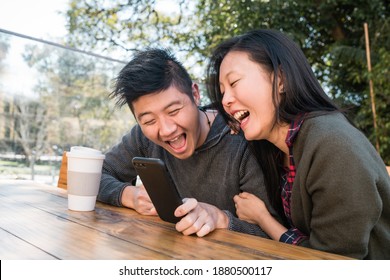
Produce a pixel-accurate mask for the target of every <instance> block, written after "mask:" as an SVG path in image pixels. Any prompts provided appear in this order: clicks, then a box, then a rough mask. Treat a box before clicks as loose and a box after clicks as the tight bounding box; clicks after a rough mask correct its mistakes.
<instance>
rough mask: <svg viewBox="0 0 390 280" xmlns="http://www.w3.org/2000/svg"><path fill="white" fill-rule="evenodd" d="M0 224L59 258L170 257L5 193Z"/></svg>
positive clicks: (1, 206) (8, 230) (0, 201)
mask: <svg viewBox="0 0 390 280" xmlns="http://www.w3.org/2000/svg"><path fill="white" fill-rule="evenodd" d="M0 227H1V228H2V229H3V230H6V231H7V232H12V234H13V235H15V236H17V237H18V238H19V239H20V240H24V241H25V242H27V243H29V244H34V246H35V247H37V248H40V249H41V250H42V251H45V252H50V254H51V255H52V256H53V257H55V258H57V259H169V257H168V256H166V255H165V254H163V253H160V252H156V251H152V250H148V249H146V248H143V247H140V246H137V245H134V244H132V243H129V242H127V241H125V240H122V239H120V238H118V237H116V236H113V235H108V234H105V233H103V232H100V231H98V230H95V229H93V228H90V227H86V226H83V225H80V224H78V223H74V222H72V221H70V220H68V219H66V218H63V217H60V216H56V215H53V214H51V213H48V212H45V211H42V210H40V209H37V208H34V207H32V206H31V205H27V204H23V205H21V204H19V203H15V201H13V200H11V199H8V198H5V197H3V196H0ZM22 256H23V257H22V258H23V259H24V254H23V255H22Z"/></svg>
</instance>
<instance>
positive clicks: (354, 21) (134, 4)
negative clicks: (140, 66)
mask: <svg viewBox="0 0 390 280" xmlns="http://www.w3.org/2000/svg"><path fill="white" fill-rule="evenodd" d="M158 2H159V1H158V0H152V1H146V0H138V1H136V0H129V1H98V0H94V1H93V0H84V1H76V0H74V1H72V2H71V6H70V9H69V11H68V13H67V14H68V20H69V31H70V33H71V34H70V37H69V42H71V43H72V44H74V45H75V46H78V47H80V46H82V47H85V48H87V49H89V50H90V49H95V50H100V51H101V50H102V49H104V50H111V51H113V53H119V51H120V50H125V51H127V52H130V54H131V52H132V51H134V50H137V49H143V48H145V47H149V46H164V47H169V48H171V49H173V50H175V51H177V52H178V53H179V54H180V55H178V57H179V59H181V60H182V61H183V62H184V65H185V66H186V67H187V68H188V69H189V70H190V72H191V73H192V74H193V76H194V78H196V79H199V80H202V79H203V78H204V77H203V73H204V72H203V71H195V70H198V69H204V67H205V64H206V63H207V58H208V57H209V55H210V52H211V51H212V49H213V48H214V47H215V46H216V45H217V44H218V43H220V42H221V41H222V40H224V39H226V38H229V37H231V36H234V35H237V34H241V33H243V32H245V31H248V30H251V29H256V28H273V29H278V30H281V31H283V32H285V33H286V34H288V35H289V36H290V37H291V38H292V39H294V41H296V42H297V43H298V44H299V45H300V46H301V48H302V50H303V51H304V53H305V55H306V56H307V58H308V60H309V62H310V63H311V65H312V67H313V70H314V71H315V73H316V75H317V77H318V79H319V80H320V82H321V83H322V84H323V86H324V88H326V90H327V91H328V93H329V95H330V96H332V97H333V98H334V99H335V100H336V101H337V102H339V103H340V104H341V105H342V106H343V107H347V108H348V109H349V110H350V113H351V117H352V118H353V120H354V121H355V123H356V125H357V126H358V127H359V128H360V129H362V131H363V132H364V133H365V134H366V135H367V137H368V138H369V139H370V140H371V141H372V143H373V144H375V138H376V136H375V131H374V125H373V117H372V110H371V100H370V92H369V84H368V81H369V79H370V78H371V79H372V81H373V85H374V93H375V96H376V110H377V126H378V129H377V134H378V137H379V141H380V154H381V156H382V158H383V159H384V160H385V162H386V164H388V165H390V130H389V129H390V128H389V126H390V120H389V118H390V117H389V116H390V114H389V113H388V110H389V109H388V108H389V107H390V106H389V105H390V102H389V98H390V92H389V91H390V89H389V88H390V83H389V73H388V72H389V68H390V57H389V48H390V28H389V19H388V16H389V5H388V1H387V0H370V1H364V0H316V1H311V0H310V1H309V0H285V1H282V0H220V1H213V0H198V1H184V0H181V1H179V0H176V1H174V0H173V2H175V3H176V7H177V11H178V12H171V13H166V12H165V13H164V12H162V11H159V10H158V9H156V8H157V4H158ZM189 2H191V4H189ZM365 22H366V23H367V24H368V27H369V34H370V48H371V62H372V72H371V73H368V70H367V62H366V49H365V37H364V29H363V25H364V23H365ZM114 51H115V52H114ZM127 52H122V53H124V54H125V55H126V56H127V55H129V53H127ZM183 53H184V55H183ZM193 66H196V67H193Z"/></svg>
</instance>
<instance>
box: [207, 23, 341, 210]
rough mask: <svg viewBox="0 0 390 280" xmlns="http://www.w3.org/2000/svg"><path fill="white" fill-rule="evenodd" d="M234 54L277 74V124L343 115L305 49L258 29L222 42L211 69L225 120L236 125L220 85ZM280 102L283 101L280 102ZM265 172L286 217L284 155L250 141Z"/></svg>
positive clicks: (214, 96)
mask: <svg viewBox="0 0 390 280" xmlns="http://www.w3.org/2000/svg"><path fill="white" fill-rule="evenodd" d="M232 51H239V52H245V53H247V54H248V55H249V58H250V59H251V60H252V61H254V62H256V63H258V64H259V65H261V66H262V68H263V69H264V70H266V71H268V73H270V74H273V92H272V99H273V104H274V106H275V123H274V125H276V124H278V123H291V121H292V120H294V119H295V118H296V117H297V115H300V114H305V116H306V118H309V117H313V116H316V115H320V114H326V113H329V112H339V111H340V110H339V108H338V107H337V106H336V104H335V103H334V102H333V101H332V100H331V99H330V98H329V97H328V96H327V95H326V94H325V92H324V90H323V89H322V87H321V85H320V84H319V82H318V80H317V78H316V77H315V75H314V73H313V71H312V69H311V67H310V65H309V63H308V61H307V59H306V57H305V55H304V54H303V52H302V50H301V49H300V48H299V47H298V46H297V45H296V44H295V43H294V42H293V41H292V40H291V39H290V38H288V37H287V36H286V35H284V34H283V33H281V32H279V31H276V30H265V29H260V30H254V31H250V32H247V33H245V34H243V35H240V36H237V37H234V38H231V39H228V40H226V41H224V42H222V43H221V44H220V45H218V46H217V47H216V49H215V50H214V52H213V54H212V56H211V58H210V62H209V65H208V69H207V75H208V83H207V86H208V95H209V98H210V100H211V101H212V102H213V103H214V104H215V106H216V108H217V109H218V110H219V112H220V113H221V114H222V115H223V116H224V118H225V120H226V121H227V122H228V123H229V124H231V126H232V127H233V126H234V123H235V122H236V121H235V120H234V119H233V118H232V117H231V116H229V115H228V114H227V113H226V112H225V111H224V109H223V106H222V95H221V91H220V85H219V75H220V66H221V63H222V61H223V59H224V57H225V56H226V55H227V54H228V53H229V52H232ZM279 73H281V74H282V77H283V88H284V92H283V94H281V97H279V96H280V93H279V92H278V74H279ZM279 100H280V101H279ZM250 145H251V147H252V149H253V150H254V151H255V154H256V157H257V159H258V161H259V164H260V166H261V167H262V170H263V172H264V177H265V184H266V188H267V193H268V196H269V199H270V201H271V203H272V204H273V206H274V207H275V209H276V210H277V211H278V212H279V214H281V217H284V211H283V207H282V201H281V197H280V191H281V190H280V178H281V166H283V158H284V156H283V152H282V151H281V150H279V149H278V148H277V147H276V146H274V145H273V144H272V143H270V142H268V141H267V140H256V141H250Z"/></svg>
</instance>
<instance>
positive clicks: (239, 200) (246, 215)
mask: <svg viewBox="0 0 390 280" xmlns="http://www.w3.org/2000/svg"><path fill="white" fill-rule="evenodd" d="M233 200H234V203H235V205H236V213H237V216H238V218H240V219H241V220H244V221H247V222H249V223H253V224H259V225H260V226H261V217H262V216H264V215H267V214H268V215H270V214H269V212H268V210H267V207H266V206H265V204H264V202H263V201H262V200H261V199H260V198H258V197H257V196H255V195H253V194H251V193H247V192H243V193H240V194H239V195H236V196H234V198H233Z"/></svg>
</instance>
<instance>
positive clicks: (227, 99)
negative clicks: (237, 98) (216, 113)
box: [222, 91, 234, 107]
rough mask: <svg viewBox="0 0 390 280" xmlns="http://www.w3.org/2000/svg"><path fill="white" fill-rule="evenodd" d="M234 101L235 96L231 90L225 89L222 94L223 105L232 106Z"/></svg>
mask: <svg viewBox="0 0 390 280" xmlns="http://www.w3.org/2000/svg"><path fill="white" fill-rule="evenodd" d="M233 102H234V96H233V94H231V92H230V91H225V93H224V94H223V96H222V105H223V106H225V107H230V105H231V104H232V103H233Z"/></svg>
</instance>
